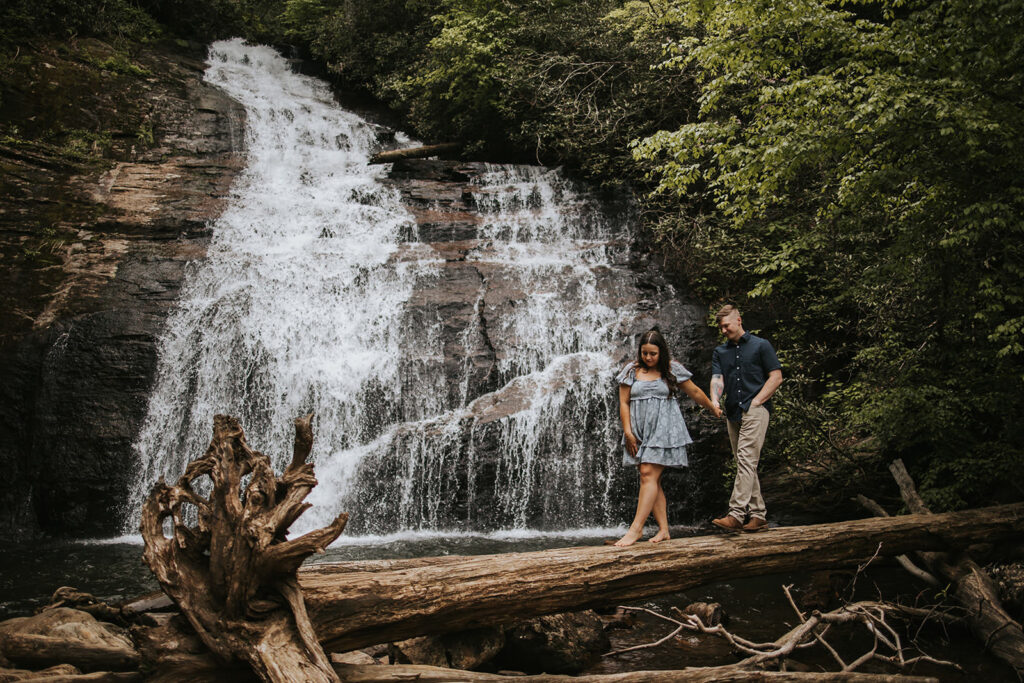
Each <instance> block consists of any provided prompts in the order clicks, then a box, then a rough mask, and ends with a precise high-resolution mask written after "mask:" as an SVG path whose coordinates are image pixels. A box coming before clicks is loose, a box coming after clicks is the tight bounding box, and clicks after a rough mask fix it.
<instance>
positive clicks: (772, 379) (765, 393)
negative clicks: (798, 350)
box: [712, 370, 782, 406]
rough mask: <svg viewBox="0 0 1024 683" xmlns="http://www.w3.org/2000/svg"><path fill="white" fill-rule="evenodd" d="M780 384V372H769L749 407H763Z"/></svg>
mask: <svg viewBox="0 0 1024 683" xmlns="http://www.w3.org/2000/svg"><path fill="white" fill-rule="evenodd" d="M712 381H714V380H712ZM780 384H782V370H772V371H771V372H769V373H768V379H767V381H765V383H764V386H763V387H761V391H759V392H757V396H755V397H754V400H752V401H751V402H750V405H752V406H759V405H763V404H764V402H765V401H767V400H768V399H770V398H771V397H772V394H774V393H775V391H776V390H777V389H778V388H779V385H780Z"/></svg>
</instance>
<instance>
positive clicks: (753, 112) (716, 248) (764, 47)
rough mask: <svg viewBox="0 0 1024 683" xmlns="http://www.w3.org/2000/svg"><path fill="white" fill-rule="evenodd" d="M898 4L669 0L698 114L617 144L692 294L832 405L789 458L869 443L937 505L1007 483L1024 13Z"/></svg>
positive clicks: (1022, 245)
mask: <svg viewBox="0 0 1024 683" xmlns="http://www.w3.org/2000/svg"><path fill="white" fill-rule="evenodd" d="M893 7H894V6H891V5H887V4H884V3H870V2H864V3H857V4H851V5H847V6H845V7H837V6H835V5H833V4H826V3H821V2H816V1H815V0H788V1H787V2H784V3H782V4H778V3H775V2H766V1H763V0H731V1H723V2H717V3H714V4H708V3H702V2H697V1H693V2H680V3H679V4H678V9H679V16H680V17H682V18H683V20H684V21H685V23H686V25H688V26H689V27H690V28H691V30H692V31H693V33H694V35H696V36H699V37H694V38H688V39H685V40H678V41H676V42H675V43H673V45H672V46H671V55H670V57H669V58H668V59H667V60H666V61H665V62H664V63H663V64H662V68H664V69H670V70H679V71H682V72H687V73H695V74H696V76H697V79H698V82H699V101H700V115H699V119H698V120H696V121H694V122H692V123H689V124H686V125H683V126H680V127H678V128H676V129H674V130H664V131H660V132H658V133H657V134H655V135H652V136H649V137H647V138H645V139H643V140H641V141H639V142H638V143H637V144H636V147H635V150H634V153H635V156H636V158H637V160H638V161H639V162H640V163H641V164H643V165H644V166H645V167H646V168H648V169H649V170H650V171H651V173H652V177H653V178H654V180H655V181H656V183H657V185H656V195H657V197H658V200H657V201H658V202H660V204H659V206H661V207H662V208H663V210H664V211H665V213H664V215H663V217H662V219H661V221H660V229H661V231H662V233H663V235H664V236H665V237H666V239H670V240H672V241H673V242H675V243H679V244H684V245H685V246H686V248H687V250H688V254H687V264H688V266H689V268H690V271H691V273H692V274H693V279H694V281H695V282H696V283H697V284H698V286H699V287H700V288H701V290H702V292H703V293H704V294H705V295H706V296H708V297H709V298H711V299H721V298H730V299H734V300H738V301H739V302H740V303H741V305H743V306H744V307H746V308H747V309H750V310H751V311H754V312H758V313H763V314H767V315H768V316H769V317H770V318H772V319H774V321H775V323H774V325H773V328H774V329H773V330H772V331H771V334H772V335H773V339H774V340H775V341H776V342H777V343H778V345H779V346H780V347H781V348H784V349H788V350H789V351H790V353H789V354H788V355H789V359H790V362H789V363H788V364H787V367H788V368H789V373H790V376H791V377H793V378H795V379H797V380H798V381H797V384H799V385H800V388H801V389H802V396H801V398H802V399H803V400H804V401H805V402H806V404H807V405H812V406H816V407H821V406H825V407H827V408H828V413H827V414H828V415H829V417H828V418H825V417H822V418H820V419H819V423H820V424H821V425H822V428H824V429H825V430H826V431H827V432H829V433H831V434H834V435H835V436H834V438H833V440H834V441H835V442H836V443H835V444H818V447H817V448H815V449H814V452H805V453H802V454H801V455H800V457H803V458H804V459H806V458H808V457H811V456H814V457H819V458H820V457H828V458H832V457H834V456H835V455H836V454H837V453H839V452H841V451H842V450H843V449H844V448H848V447H849V445H850V444H854V443H858V442H859V441H860V440H861V439H862V438H863V437H865V436H873V437H875V439H876V441H875V442H874V443H875V448H877V452H878V455H879V456H884V457H890V456H897V455H898V456H902V457H904V458H905V459H907V460H908V462H909V464H910V465H911V466H912V467H914V468H915V471H916V474H917V475H918V476H919V478H921V480H922V484H923V485H924V486H925V487H926V489H927V491H926V495H928V496H930V498H931V501H932V502H933V503H935V504H936V505H937V506H939V507H944V508H955V507H959V506H963V505H967V504H976V503H982V502H988V501H990V500H991V498H992V496H993V495H995V496H999V495H1003V496H1016V497H1019V496H1020V494H1021V489H1020V484H1019V483H1018V482H1019V481H1020V475H1021V474H1024V472H1022V464H1021V458H1020V455H1019V453H1020V449H1021V446H1022V444H1024V440H1022V438H1021V437H1022V434H1021V430H1020V428H1019V427H1017V426H1016V423H1017V420H1016V415H1015V413H1016V412H1017V409H1018V408H1019V407H1020V406H1021V403H1022V402H1021V398H1020V396H1021V392H1022V391H1024V346H1022V342H1021V331H1022V329H1024V319H1022V315H1024V277H1022V275H1024V240H1022V237H1024V221H1022V220H1021V216H1022V215H1024V148H1022V146H1021V145H1020V140H1021V139H1022V136H1024V106H1022V105H1024V101H1022V100H1024V98H1022V92H1024V91H1022V89H1021V85H1022V83H1021V80H1022V74H1021V72H1020V70H1019V68H1018V65H1019V60H1020V57H1021V56H1022V54H1024V7H1022V6H1021V5H1019V4H1010V3H1003V2H998V1H996V0H985V1H983V2H982V3H981V4H980V5H979V4H978V3H968V2H966V1H964V0H941V1H939V2H933V3H902V4H901V7H900V9H899V11H898V12H897V11H896V10H894V9H893ZM980 17H985V19H984V20H983V21H982V20H980ZM673 207H674V208H673ZM785 419H786V418H783V421H784V422H785ZM809 431H810V428H809V427H808V428H807V429H805V430H804V433H808V432H809ZM993 482H999V486H997V487H993Z"/></svg>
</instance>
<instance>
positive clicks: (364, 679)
mask: <svg viewBox="0 0 1024 683" xmlns="http://www.w3.org/2000/svg"><path fill="white" fill-rule="evenodd" d="M335 669H336V670H337V672H338V675H339V676H341V678H342V680H344V681H345V682H346V683H397V682H398V681H421V682H422V683H430V682H431V681H436V682H437V683H442V682H444V683H449V682H450V681H473V682H475V681H479V682H480V683H518V682H519V681H526V682H527V683H569V682H570V681H580V682H582V683H633V682H634V681H636V682H639V681H644V682H649V683H728V682H729V681H744V682H745V683H749V682H751V681H754V682H761V683H938V680H939V679H937V678H933V677H930V676H900V675H889V674H870V673H854V672H836V673H829V672H825V673H804V672H794V671H749V670H740V669H734V670H731V671H728V670H724V669H725V667H717V666H714V667H707V668H698V667H693V668H688V669H676V670H672V671H632V672H629V673H618V674H595V675H589V676H557V675H549V674H540V675H537V676H501V675H499V674H489V673H482V672H479V671H459V670H456V669H445V668H442V667H436V666H422V665H413V664H406V665H401V664H399V665H392V666H380V665H374V664H337V665H335Z"/></svg>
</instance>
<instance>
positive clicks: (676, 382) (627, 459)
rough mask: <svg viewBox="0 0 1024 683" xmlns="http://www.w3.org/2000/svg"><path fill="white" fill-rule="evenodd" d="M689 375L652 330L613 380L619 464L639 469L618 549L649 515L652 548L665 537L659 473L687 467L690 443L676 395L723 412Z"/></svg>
mask: <svg viewBox="0 0 1024 683" xmlns="http://www.w3.org/2000/svg"><path fill="white" fill-rule="evenodd" d="M692 376H693V375H692V373H691V372H690V371H689V370H687V369H686V368H684V367H683V365H682V364H681V363H679V362H678V361H674V360H672V359H671V358H670V356H669V353H668V345H667V344H666V343H665V338H664V337H663V336H662V335H661V332H659V331H658V328H657V327H655V328H653V329H651V330H648V331H647V332H644V334H643V335H642V336H641V337H640V345H639V348H638V349H637V354H636V361H633V362H630V363H628V364H626V367H624V368H622V371H621V372H619V374H618V376H617V377H616V378H615V379H616V380H617V381H618V383H619V417H620V418H621V419H622V431H623V437H622V443H623V445H624V447H625V448H624V454H623V462H624V463H625V464H627V465H636V466H638V467H639V469H640V498H639V500H638V501H637V504H636V516H635V517H634V518H633V523H632V524H630V525H629V531H627V532H626V535H625V536H623V537H622V538H620V539H619V540H618V541H616V542H615V545H617V546H628V545H633V544H634V543H636V542H637V541H638V540H639V539H640V536H641V535H643V530H644V522H646V521H647V517H648V516H649V515H650V514H651V513H652V512H653V513H654V519H655V521H657V522H658V533H657V535H655V536H654V538H652V539H651V543H659V542H661V541H664V540H666V539H667V538H669V533H668V511H667V505H666V502H665V492H664V491H663V490H662V488H661V473H662V472H663V471H664V469H665V468H666V467H686V465H687V464H688V461H687V459H686V446H687V444H690V443H692V442H693V439H691V438H690V433H689V432H688V431H687V429H686V423H685V422H683V413H682V412H681V411H680V410H679V403H678V402H677V401H676V395H677V393H678V391H679V390H680V389H682V390H683V393H685V394H686V395H687V396H689V397H690V398H691V399H693V401H694V402H695V403H697V404H698V405H700V406H702V407H704V408H707V409H708V410H710V411H711V412H712V413H714V415H715V417H721V415H722V410H721V409H720V408H718V407H717V406H715V405H713V404H712V403H711V400H710V399H709V398H708V397H707V394H705V393H704V392H703V391H702V390H701V388H700V387H698V386H697V385H696V384H694V383H693V382H692V381H691V380H690V377H692Z"/></svg>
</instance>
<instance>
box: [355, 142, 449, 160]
mask: <svg viewBox="0 0 1024 683" xmlns="http://www.w3.org/2000/svg"><path fill="white" fill-rule="evenodd" d="M460 149H462V145H461V144H459V143H458V142H442V143H441V144H439V145H423V146H422V147H410V148H409V149H393V150H391V151H389V152H378V153H377V154H374V155H373V156H372V157H370V163H371V164H389V163H391V162H392V161H398V160H399V159H425V158H427V157H436V156H445V155H447V154H451V153H452V152H458V151H459V150H460Z"/></svg>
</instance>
